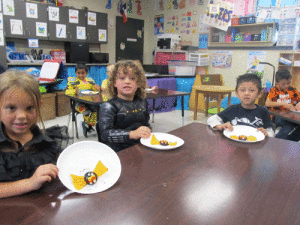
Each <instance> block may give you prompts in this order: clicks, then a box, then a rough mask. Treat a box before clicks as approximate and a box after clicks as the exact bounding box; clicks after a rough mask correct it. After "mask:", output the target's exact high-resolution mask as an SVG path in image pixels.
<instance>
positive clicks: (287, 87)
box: [265, 70, 300, 141]
mask: <svg viewBox="0 0 300 225" xmlns="http://www.w3.org/2000/svg"><path fill="white" fill-rule="evenodd" d="M275 81H276V86H275V87H272V88H271V90H270V92H269V94H268V97H267V100H266V103H265V104H266V107H268V108H271V109H279V110H280V111H286V110H295V111H296V110H297V111H299V110H300V103H299V101H300V94H299V92H298V91H297V90H296V89H295V88H294V87H292V86H291V81H292V76H291V73H290V72H289V71H288V70H278V71H277V72H276V77H275ZM275 124H276V126H281V127H282V128H281V129H280V131H279V132H278V133H277V134H276V136H275V137H277V138H281V139H287V140H292V141H299V140H300V133H299V135H296V133H298V132H299V131H300V129H299V126H298V125H297V124H295V123H292V122H289V121H286V120H284V119H281V118H279V117H275ZM295 128H296V130H295V131H294V132H293V133H291V132H292V131H293V130H294V129H295ZM295 132H296V133H295Z"/></svg>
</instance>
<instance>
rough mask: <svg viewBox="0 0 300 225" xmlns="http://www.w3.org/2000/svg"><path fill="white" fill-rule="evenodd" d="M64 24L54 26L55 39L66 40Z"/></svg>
mask: <svg viewBox="0 0 300 225" xmlns="http://www.w3.org/2000/svg"><path fill="white" fill-rule="evenodd" d="M66 28H67V26H66V24H56V37H57V38H67V32H66Z"/></svg>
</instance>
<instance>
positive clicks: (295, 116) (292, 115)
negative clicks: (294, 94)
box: [269, 109, 300, 124]
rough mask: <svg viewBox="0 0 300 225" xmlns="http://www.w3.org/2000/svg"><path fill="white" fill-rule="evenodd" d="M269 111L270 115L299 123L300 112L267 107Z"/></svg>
mask: <svg viewBox="0 0 300 225" xmlns="http://www.w3.org/2000/svg"><path fill="white" fill-rule="evenodd" d="M269 113H270V114H271V115H272V116H276V117H280V118H282V119H284V120H287V121H290V122H292V123H296V124H300V112H299V113H296V112H292V111H290V110H286V111H279V110H271V109H269Z"/></svg>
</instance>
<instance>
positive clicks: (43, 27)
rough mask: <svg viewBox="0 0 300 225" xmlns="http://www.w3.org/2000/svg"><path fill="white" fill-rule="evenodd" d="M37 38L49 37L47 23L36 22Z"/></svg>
mask: <svg viewBox="0 0 300 225" xmlns="http://www.w3.org/2000/svg"><path fill="white" fill-rule="evenodd" d="M36 36H38V37H47V23H42V22H36Z"/></svg>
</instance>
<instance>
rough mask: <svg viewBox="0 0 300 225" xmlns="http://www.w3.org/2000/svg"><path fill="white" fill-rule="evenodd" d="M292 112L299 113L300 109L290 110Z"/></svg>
mask: <svg viewBox="0 0 300 225" xmlns="http://www.w3.org/2000/svg"><path fill="white" fill-rule="evenodd" d="M291 111H292V112H294V113H300V111H296V110H291Z"/></svg>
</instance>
